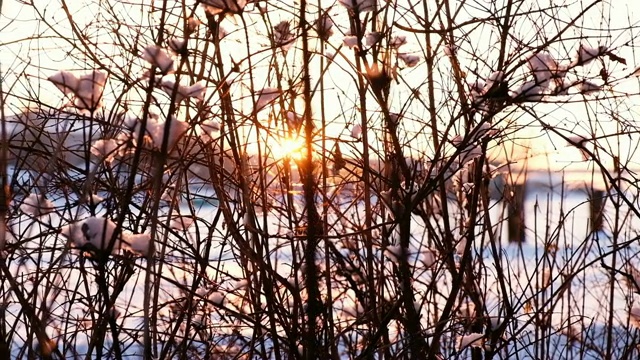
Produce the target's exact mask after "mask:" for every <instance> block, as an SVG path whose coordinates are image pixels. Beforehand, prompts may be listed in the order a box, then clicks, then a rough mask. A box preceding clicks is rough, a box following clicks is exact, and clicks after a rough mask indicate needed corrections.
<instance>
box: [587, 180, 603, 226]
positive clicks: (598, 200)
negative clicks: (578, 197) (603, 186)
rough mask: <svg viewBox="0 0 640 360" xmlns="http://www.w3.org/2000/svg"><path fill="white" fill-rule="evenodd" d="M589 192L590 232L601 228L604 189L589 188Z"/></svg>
mask: <svg viewBox="0 0 640 360" xmlns="http://www.w3.org/2000/svg"><path fill="white" fill-rule="evenodd" d="M588 193H589V225H590V228H589V229H590V230H591V232H597V231H600V230H602V223H603V215H604V191H602V190H595V189H591V191H589V192H588Z"/></svg>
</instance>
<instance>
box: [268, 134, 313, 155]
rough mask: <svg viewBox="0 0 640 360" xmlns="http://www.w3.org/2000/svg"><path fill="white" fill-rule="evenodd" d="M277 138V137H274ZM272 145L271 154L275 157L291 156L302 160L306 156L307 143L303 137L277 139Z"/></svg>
mask: <svg viewBox="0 0 640 360" xmlns="http://www.w3.org/2000/svg"><path fill="white" fill-rule="evenodd" d="M274 140H275V139H274ZM270 145H271V156H273V157H274V158H275V159H278V160H280V159H285V158H290V159H294V160H301V159H303V158H304V151H305V146H304V145H305V143H304V139H303V138H301V137H285V138H280V139H279V140H275V141H274V142H273V143H272V144H270Z"/></svg>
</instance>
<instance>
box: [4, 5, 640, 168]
mask: <svg viewBox="0 0 640 360" xmlns="http://www.w3.org/2000/svg"><path fill="white" fill-rule="evenodd" d="M35 3H36V6H37V8H39V9H40V10H41V11H43V14H44V16H45V18H46V19H47V21H48V22H50V23H51V24H59V25H56V26H54V29H55V30H56V31H59V32H60V33H61V35H67V34H70V31H69V28H68V25H66V18H65V13H64V12H63V11H62V10H61V9H60V7H59V5H55V3H53V2H51V3H50V2H49V1H43V0H40V1H35ZM87 3H91V2H90V1H86V2H85V1H68V4H69V5H70V6H73V7H74V8H71V9H70V12H71V13H72V14H75V15H74V21H76V22H78V23H79V25H80V26H79V27H80V29H85V28H86V29H91V28H92V26H94V25H95V24H94V22H95V20H96V19H104V18H108V17H109V15H108V14H100V13H99V12H98V10H97V9H96V8H95V7H92V6H90V5H86V4H87ZM112 3H113V4H114V6H113V7H112V9H113V11H114V13H116V14H118V17H119V19H120V20H122V21H123V22H124V23H126V20H127V18H128V19H129V20H130V21H137V22H138V23H141V22H148V21H153V19H151V20H149V18H148V17H147V15H146V14H143V13H142V12H141V11H140V8H136V7H134V6H131V5H123V3H122V2H120V1H113V2H112ZM324 3H327V4H328V3H329V2H327V1H323V4H324ZM536 3H541V2H538V1H536ZM550 3H558V2H556V1H550ZM399 4H401V5H407V4H408V2H402V1H401V2H399ZM587 4H588V3H587ZM631 4H635V2H632V0H623V1H615V6H614V7H613V8H604V7H603V6H605V5H597V6H596V8H595V9H593V10H592V12H591V14H592V16H591V17H588V18H585V19H584V22H582V23H581V25H582V26H584V27H585V28H591V29H597V28H605V27H606V28H611V29H612V30H611V32H610V33H609V34H602V33H601V32H598V31H596V30H591V31H587V30H585V32H587V33H586V35H590V36H599V37H598V38H597V39H592V41H591V45H597V44H603V45H607V46H610V47H611V48H614V49H615V51H614V52H615V54H616V55H618V56H621V57H623V58H625V59H626V60H627V65H626V66H624V65H622V64H613V65H614V68H613V69H608V70H609V71H610V73H611V77H612V78H621V77H623V76H624V75H626V74H629V73H631V72H632V71H633V70H634V69H635V67H636V64H640V62H638V61H637V59H636V58H637V55H636V54H635V52H634V49H633V47H632V46H627V45H630V44H633V39H631V36H630V35H629V32H628V31H624V30H623V29H624V27H625V26H629V24H634V25H637V22H638V21H640V16H638V14H637V13H636V12H634V11H633V8H634V7H633V6H631ZM539 6H541V7H542V6H543V5H542V4H540V5H539ZM467 9H468V8H467ZM580 9H581V5H580V4H573V5H571V6H570V7H568V8H567V7H558V8H555V9H554V11H556V12H557V16H558V17H560V18H562V19H568V18H570V17H571V16H573V15H575V14H576V13H577V12H579V11H580ZM45 10H46V11H45ZM521 11H522V9H521ZM78 14H81V15H78ZM345 14H346V13H345V11H344V8H342V7H341V6H340V5H338V4H336V5H334V6H333V7H332V8H331V10H330V15H331V16H332V18H333V20H334V22H335V23H336V28H335V31H334V35H333V37H332V38H331V40H330V43H331V44H333V45H334V46H340V44H341V41H342V38H343V37H344V36H343V34H342V32H343V31H344V29H345V26H344V25H341V24H344V23H345V22H346V20H345V19H346V17H345V16H346V15H345ZM200 15H201V14H200ZM477 15H478V14H476V13H474V12H468V13H465V12H464V11H463V12H461V13H460V15H459V16H458V18H457V19H458V21H459V22H463V21H465V20H466V19H471V18H473V17H474V16H477ZM596 15H597V16H596ZM272 16H273V18H272V22H274V23H275V22H277V21H279V20H287V19H290V18H292V15H290V14H287V13H286V12H282V13H277V12H276V13H275V15H272ZM36 17H37V16H36V14H35V13H34V12H33V11H32V9H31V8H30V7H28V6H24V5H21V4H19V3H18V2H17V1H16V0H6V1H4V2H3V5H2V17H1V18H0V29H1V32H0V34H1V36H0V46H2V51H1V52H0V70H1V71H2V74H3V76H6V81H5V82H4V84H3V90H4V91H8V90H9V89H10V91H11V92H12V93H13V94H26V93H27V91H36V92H37V97H38V99H39V100H40V101H42V102H44V103H47V104H50V105H51V106H54V107H58V106H61V105H62V104H63V103H64V99H63V97H62V94H61V93H60V92H58V91H57V90H56V89H55V87H54V86H53V85H52V84H50V83H49V82H47V81H46V80H44V79H46V77H47V76H49V75H51V74H52V73H54V72H55V71H57V70H82V69H83V67H84V70H88V69H87V68H86V66H83V64H82V63H75V62H73V61H71V59H70V58H69V57H68V56H67V54H66V51H67V50H68V47H66V46H63V45H62V43H61V42H60V39H59V37H58V36H56V35H55V34H53V31H52V30H49V29H47V26H45V25H43V24H39V23H38V22H36V21H34V20H33V19H34V18H36ZM394 18H395V19H396V20H397V21H398V22H399V23H401V24H405V25H406V24H408V23H409V22H410V21H411V19H410V18H407V17H405V13H404V12H403V11H402V8H399V10H398V12H397V14H395V15H394ZM12 19H13V21H10V20H12ZM102 21H104V20H102ZM607 24H609V25H607ZM223 26H224V27H225V28H227V30H228V31H229V32H231V35H230V36H229V37H228V38H227V39H225V40H224V41H225V44H226V46H228V48H226V49H224V50H225V51H226V52H227V53H228V54H229V56H234V55H236V54H237V53H246V49H245V48H244V44H242V42H241V39H242V38H243V34H242V33H241V32H240V31H239V29H240V26H239V25H238V26H237V25H234V24H233V22H232V21H231V20H225V21H224V22H223ZM536 26H539V27H540V28H541V29H544V30H546V31H547V32H548V33H551V34H553V33H555V30H554V29H555V28H557V27H559V26H562V23H561V22H560V23H556V24H553V23H548V22H545V23H540V24H536V23H533V24H532V23H526V22H522V23H520V22H519V23H517V24H516V25H515V29H514V31H516V33H517V34H519V36H522V37H523V39H526V40H528V41H532V42H535V40H536V37H537V36H539V34H540V33H542V31H541V30H540V29H536V28H535V27H536ZM233 31H236V32H235V33H234V32H233ZM484 31H485V30H483V31H482V32H480V33H482V34H485V33H484ZM490 31H491V30H490V29H489V28H487V30H486V35H490ZM31 34H39V35H40V36H39V37H37V38H33V39H31V40H29V41H24V39H25V38H27V37H29V36H30V35H31ZM123 34H124V37H127V36H130V37H132V36H134V34H131V33H127V31H126V29H125V30H123ZM398 34H402V35H406V36H407V40H408V44H407V45H406V46H405V47H404V48H403V51H405V52H409V53H415V54H418V55H419V54H420V53H419V52H418V51H419V50H420V48H421V45H420V44H421V43H420V42H421V41H422V38H421V36H422V35H418V36H416V35H413V34H409V33H404V32H402V31H398ZM570 34H571V33H570ZM580 35H584V33H583V34H578V33H576V34H575V36H576V37H579V36H580ZM603 35H606V36H603ZM50 36H53V37H56V38H57V39H56V38H50ZM93 36H94V39H97V41H98V42H100V41H102V42H103V44H101V45H100V49H99V51H97V53H98V54H100V52H101V51H102V52H104V54H108V53H109V46H108V45H107V44H106V43H107V42H110V41H111V42H112V41H113V36H112V34H98V33H96V34H93ZM142 36H143V37H146V38H147V40H142V41H141V43H148V42H150V41H152V36H153V34H152V33H151V32H150V33H148V34H142ZM489 38H490V36H480V37H479V38H478V39H477V41H476V40H474V41H473V42H470V43H468V44H462V45H461V46H462V51H460V52H459V60H460V62H461V65H462V68H463V70H465V71H467V72H468V74H469V75H468V76H469V77H470V80H473V79H474V77H473V76H472V75H471V74H472V73H473V72H475V71H476V70H477V71H478V75H480V76H488V73H487V74H484V73H483V71H484V72H488V70H487V69H488V68H490V67H491V66H492V65H495V61H496V60H495V59H496V58H497V57H495V56H493V55H494V52H495V50H492V49H494V46H492V44H488V43H487V41H488V39H489ZM20 40H22V41H20ZM538 40H540V39H538ZM267 43H268V39H267V38H266V35H265V34H258V35H257V36H256V41H255V43H252V46H253V48H255V49H258V48H259V47H260V46H261V45H266V44H267ZM625 44H627V45H625ZM578 45H579V40H578V39H577V38H576V40H575V41H574V42H570V41H566V42H564V43H563V46H564V48H550V49H549V51H550V52H551V53H552V54H553V55H554V56H556V57H557V59H558V61H560V62H562V61H563V59H564V60H566V61H569V60H570V57H571V56H573V55H574V54H575V52H576V51H577V50H576V49H577V47H578ZM294 46H295V45H294ZM343 51H344V49H343ZM439 51H440V52H442V49H439ZM465 51H468V52H470V51H475V52H478V51H479V52H482V53H486V54H487V59H488V63H487V64H486V66H488V67H486V66H485V68H478V63H477V61H475V60H473V61H472V58H471V57H470V56H467V55H465ZM236 56H237V55H236ZM513 56H515V57H516V58H523V57H522V56H521V55H517V54H513ZM265 58H266V55H265ZM443 59H444V60H446V58H445V57H444V55H443ZM236 60H237V58H236ZM287 60H288V61H291V62H292V63H293V64H294V65H293V69H294V70H295V51H290V54H289V56H288V57H287ZM350 60H353V53H352V52H351V51H348V50H347V51H345V57H344V58H343V59H339V58H338V59H337V60H336V64H334V65H332V68H331V69H332V70H331V71H330V72H329V73H328V74H327V80H328V81H327V88H328V89H330V90H327V101H328V102H330V103H331V105H330V106H328V107H327V108H328V109H330V110H329V111H334V113H327V119H328V120H333V122H334V125H332V126H331V127H330V128H328V129H327V133H328V134H329V135H330V136H332V137H337V136H340V138H341V139H347V140H349V131H348V124H345V121H344V119H343V118H341V117H342V116H343V115H344V114H346V115H347V117H351V116H353V114H354V110H353V107H354V104H353V103H352V100H349V99H348V98H347V97H346V96H344V95H343V94H355V93H356V87H355V84H354V83H353V81H352V80H351V79H350V78H347V77H345V76H346V75H348V72H346V71H344V70H341V69H340V67H344V66H346V65H347V62H348V61H350ZM108 61H109V62H110V63H111V64H112V65H114V66H116V65H122V64H125V63H126V62H127V61H126V59H119V58H113V57H111V58H110V59H109V60H108ZM136 61H138V62H137V64H138V65H139V66H140V67H139V68H137V69H134V70H132V71H133V72H134V74H131V75H132V76H133V77H139V76H140V75H141V74H142V66H144V65H145V63H144V61H142V60H141V59H138V60H136ZM442 64H443V66H442V67H440V68H441V71H446V66H447V62H446V61H443V62H442ZM338 65H339V66H338ZM613 65H612V66H613ZM265 66H266V65H265V63H264V62H262V63H260V65H259V66H258V67H257V69H258V71H256V83H257V84H261V83H264V84H266V81H267V77H266V76H265V75H260V71H259V70H260V69H261V67H265ZM442 69H445V70H442ZM523 69H526V66H525V67H523ZM599 69H600V67H599V65H597V64H596V65H591V67H590V68H589V69H586V67H585V72H586V73H588V75H589V76H590V77H597V74H598V71H599ZM136 72H139V73H136ZM22 74H26V75H22ZM401 74H402V75H403V79H404V81H407V83H408V84H409V85H410V86H411V87H413V86H419V85H421V84H423V83H424V81H425V71H424V61H423V60H422V61H421V62H420V64H419V65H418V66H416V67H415V68H405V69H402V70H401ZM518 74H519V73H518V72H516V73H514V74H513V79H518V76H522V75H518ZM16 75H18V76H22V81H20V82H18V83H15V81H14V79H15V76H16ZM443 75H444V76H446V75H447V74H446V73H444V72H443ZM341 78H342V79H341ZM25 79H29V80H28V82H26V81H25ZM345 79H347V80H345ZM244 80H245V82H246V80H247V79H246V77H245V79H244ZM447 81H450V79H449V80H447ZM514 81H515V80H514ZM27 83H28V85H29V87H31V89H28V88H27V86H25V85H26V84H27ZM14 84H15V86H14ZM438 85H439V84H438ZM443 85H444V84H443ZM112 86H114V85H113V84H112ZM265 86H266V85H265ZM256 87H257V88H259V87H260V85H256ZM112 89H115V88H112ZM404 89H405V90H404V92H398V93H396V94H394V95H395V97H393V98H392V102H391V107H392V109H393V110H400V109H401V108H402V106H403V104H404V103H405V101H406V97H407V96H409V92H408V89H409V88H407V87H405V88H404ZM639 91H640V88H639V86H638V80H637V78H636V77H631V78H629V79H626V80H624V81H621V82H620V83H618V84H617V85H616V86H615V88H613V89H610V90H605V91H603V92H601V93H600V94H598V95H596V96H598V97H605V96H610V95H612V94H615V95H618V97H617V98H616V99H612V100H606V101H604V102H601V103H598V102H590V103H588V104H586V105H585V103H584V102H579V101H576V102H574V103H563V104H561V105H558V104H537V105H536V106H535V107H534V110H535V112H536V113H537V114H548V116H545V118H544V120H545V121H547V122H548V123H549V125H551V126H561V127H563V128H565V129H567V135H569V134H570V131H571V132H574V133H576V134H579V135H582V136H586V137H589V136H590V134H592V133H595V134H596V135H603V134H606V133H613V132H617V131H621V130H626V131H632V132H633V131H635V129H629V128H626V129H621V130H616V129H615V126H616V122H615V121H613V119H612V118H611V116H610V114H607V112H606V109H605V108H603V107H602V106H601V105H600V104H607V108H612V107H613V108H615V109H616V111H617V112H618V113H619V114H618V115H619V116H622V117H623V118H626V119H627V120H628V122H629V123H633V122H632V121H630V120H631V119H633V118H635V117H636V116H637V114H638V113H639V112H640V111H639V109H638V104H640V100H639V99H638V93H639ZM116 93H117V92H116ZM111 94H113V91H112V92H111ZM31 96H33V95H31ZM108 96H109V93H108V89H107V92H106V93H105V98H108ZM581 96H582V95H578V96H576V97H574V98H575V100H579V99H580V98H581ZM590 97H591V98H593V96H590ZM574 98H571V100H574ZM338 99H339V100H338ZM316 100H317V99H316ZM107 102H108V99H107ZM245 103H246V104H245ZM243 104H244V105H243V106H248V107H249V108H250V105H249V102H243ZM24 105H25V103H23V102H22V101H20V100H18V99H16V98H10V100H9V103H8V104H7V106H6V107H5V110H7V111H8V112H9V113H12V112H16V111H19V110H20V109H21V108H22V107H23V106H24ZM587 106H588V107H590V108H591V111H590V112H591V113H592V115H593V113H597V114H598V118H597V120H598V121H593V119H591V121H589V119H588V117H589V112H587V111H586V110H585V107H587ZM409 110H410V112H411V114H412V117H414V118H415V119H417V120H421V119H419V118H418V117H421V116H423V115H425V116H426V111H425V110H424V108H423V105H421V104H419V103H418V102H415V101H414V102H413V104H412V107H411V109H409ZM443 110H444V109H443ZM264 113H266V111H265V112H264ZM518 113H519V114H520V115H518V116H516V115H515V114H514V115H513V116H516V117H518V121H519V122H524V124H522V123H521V125H525V124H526V123H527V121H528V120H527V115H523V114H522V112H518ZM441 115H442V114H441ZM263 116H266V115H263ZM317 116H319V114H317V111H315V112H314V117H317ZM348 121H350V120H348ZM418 125H419V123H416V122H412V119H411V118H409V119H405V128H406V129H408V130H411V131H413V132H418V133H419V132H420V131H421V128H420V127H419V126H418ZM514 137H515V138H519V139H522V138H528V139H530V140H519V141H520V142H523V143H524V144H526V145H528V146H530V147H531V150H530V155H533V154H546V155H545V156H537V157H534V158H531V159H529V160H528V163H529V166H531V167H535V168H546V167H549V168H551V169H554V170H558V169H562V168H565V167H567V166H568V167H569V168H571V169H573V168H575V169H585V168H586V167H588V166H590V165H589V164H588V163H582V162H580V161H579V160H580V154H579V151H578V150H577V149H573V148H568V147H566V146H564V144H565V142H564V141H563V140H561V139H559V138H558V137H556V136H547V135H543V134H542V133H541V129H540V127H539V125H538V124H535V126H525V127H524V129H523V130H521V131H519V132H518V133H516V134H514ZM639 139H640V136H638V135H635V134H634V135H632V136H621V137H617V138H616V140H619V144H618V143H617V141H616V142H614V143H611V142H610V143H609V144H606V146H608V147H613V148H619V149H621V150H622V151H621V153H620V157H621V158H622V159H625V158H630V159H633V158H634V157H635V156H634V155H635V154H634V153H632V152H629V151H627V150H629V149H631V150H634V149H635V148H636V146H637V143H638V140H639ZM608 140H609V141H611V140H614V139H612V138H608ZM425 141H428V139H427V138H426V137H421V136H418V137H417V138H416V139H415V142H414V143H413V144H415V146H417V147H420V146H422V145H419V143H420V142H425ZM356 148H358V146H356ZM344 150H345V149H344V148H343V151H344ZM347 151H349V150H348V149H347ZM606 158H607V157H606V156H605V160H606V161H609V162H610V159H606ZM632 161H633V160H632ZM519 163H523V162H522V161H521V159H520V160H519ZM630 166H631V167H634V166H635V167H638V168H640V164H638V163H636V162H635V161H634V162H633V163H632V164H630Z"/></svg>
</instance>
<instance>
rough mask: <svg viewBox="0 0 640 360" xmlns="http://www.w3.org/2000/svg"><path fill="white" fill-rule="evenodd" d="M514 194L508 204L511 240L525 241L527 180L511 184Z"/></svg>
mask: <svg viewBox="0 0 640 360" xmlns="http://www.w3.org/2000/svg"><path fill="white" fill-rule="evenodd" d="M511 189H512V192H513V196H511V199H510V201H509V204H508V206H507V212H508V228H509V242H524V195H525V191H526V186H525V182H523V183H522V184H513V185H512V186H511Z"/></svg>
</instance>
